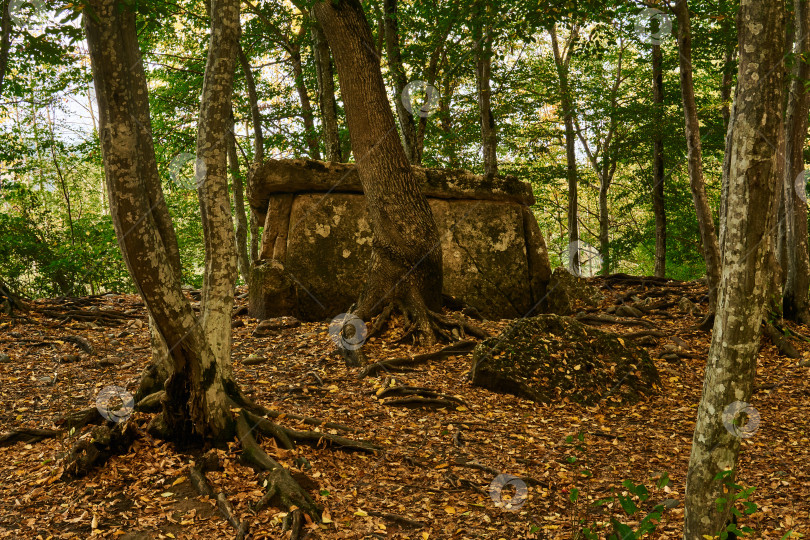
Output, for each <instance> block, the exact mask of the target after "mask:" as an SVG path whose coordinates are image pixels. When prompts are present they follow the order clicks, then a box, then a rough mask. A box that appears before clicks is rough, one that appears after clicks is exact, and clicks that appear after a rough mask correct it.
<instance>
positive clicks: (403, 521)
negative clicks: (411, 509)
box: [366, 510, 425, 529]
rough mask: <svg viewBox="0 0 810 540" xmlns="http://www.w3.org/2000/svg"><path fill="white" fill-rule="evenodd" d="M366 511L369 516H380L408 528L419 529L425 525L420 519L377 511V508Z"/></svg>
mask: <svg viewBox="0 0 810 540" xmlns="http://www.w3.org/2000/svg"><path fill="white" fill-rule="evenodd" d="M366 513H367V514H368V515H370V516H374V517H380V518H383V519H386V520H388V521H392V522H394V523H399V524H400V525H404V526H405V527H407V528H409V529H421V528H423V527H424V526H425V524H424V523H423V522H421V521H415V520H413V519H409V518H406V517H405V516H400V515H397V514H390V513H388V512H379V511H377V510H366Z"/></svg>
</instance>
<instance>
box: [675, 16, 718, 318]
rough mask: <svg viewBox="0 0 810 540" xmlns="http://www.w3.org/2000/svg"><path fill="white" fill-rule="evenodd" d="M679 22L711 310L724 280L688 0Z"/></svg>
mask: <svg viewBox="0 0 810 540" xmlns="http://www.w3.org/2000/svg"><path fill="white" fill-rule="evenodd" d="M674 10H675V16H676V18H677V21H678V52H679V55H678V58H679V64H680V75H681V95H682V96H683V111H684V117H685V122H686V146H687V151H688V160H689V161H688V168H689V187H690V188H691V190H692V200H693V201H694V204H695V213H696V214H697V220H698V226H699V228H700V241H701V243H702V245H703V260H704V261H705V263H706V277H707V279H708V283H709V305H710V308H709V309H710V311H712V312H713V311H714V309H715V306H716V305H717V286H718V284H719V283H720V247H719V246H718V244H717V233H716V231H715V227H714V218H713V217H712V210H711V208H710V207H709V200H708V198H707V197H706V186H705V180H704V178H703V151H702V149H701V141H700V122H699V121H698V116H697V105H696V103H695V83H694V78H693V71H692V30H691V27H690V22H689V6H688V4H687V0H677V1H676V2H675V6H674Z"/></svg>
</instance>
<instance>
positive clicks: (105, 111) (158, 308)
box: [84, 0, 239, 442]
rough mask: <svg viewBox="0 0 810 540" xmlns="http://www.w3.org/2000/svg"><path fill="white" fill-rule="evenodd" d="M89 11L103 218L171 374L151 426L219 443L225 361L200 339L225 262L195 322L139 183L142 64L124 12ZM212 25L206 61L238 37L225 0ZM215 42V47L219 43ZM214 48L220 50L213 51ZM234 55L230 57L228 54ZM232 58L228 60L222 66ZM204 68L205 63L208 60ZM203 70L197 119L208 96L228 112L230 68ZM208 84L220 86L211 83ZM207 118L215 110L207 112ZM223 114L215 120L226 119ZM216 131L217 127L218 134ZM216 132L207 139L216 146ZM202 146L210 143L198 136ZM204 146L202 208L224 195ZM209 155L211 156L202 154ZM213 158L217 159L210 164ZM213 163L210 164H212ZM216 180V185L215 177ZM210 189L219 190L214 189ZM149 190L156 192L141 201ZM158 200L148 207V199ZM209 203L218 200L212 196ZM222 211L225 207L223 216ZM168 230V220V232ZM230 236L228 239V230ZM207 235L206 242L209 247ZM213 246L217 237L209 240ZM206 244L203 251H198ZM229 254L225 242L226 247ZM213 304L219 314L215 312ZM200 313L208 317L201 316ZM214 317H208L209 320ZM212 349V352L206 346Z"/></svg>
mask: <svg viewBox="0 0 810 540" xmlns="http://www.w3.org/2000/svg"><path fill="white" fill-rule="evenodd" d="M90 7H92V9H93V11H94V15H93V16H85V17H84V25H85V31H86V36H87V43H88V48H89V51H90V59H91V65H92V70H93V79H94V84H95V88H96V97H97V101H98V108H99V127H100V138H101V145H102V154H103V159H104V171H105V178H106V181H107V189H108V193H109V195H110V214H111V216H112V218H113V223H114V225H115V229H116V235H117V237H118V242H119V245H120V247H121V251H122V254H123V257H124V260H125V262H126V264H127V266H128V268H129V270H130V273H131V275H132V277H133V281H134V282H135V284H136V286H137V288H138V291H139V292H140V294H141V296H142V297H143V299H144V302H145V304H146V306H147V308H148V310H149V313H150V315H151V316H152V317H153V319H154V322H155V325H156V327H157V328H158V330H159V332H160V335H161V336H162V338H163V341H164V342H165V343H167V344H169V345H170V346H169V347H168V349H167V350H168V352H169V354H170V355H171V358H172V361H173V370H174V372H173V374H172V375H171V376H170V377H169V379H168V381H166V385H165V388H166V399H165V400H164V402H163V407H164V409H163V415H162V416H161V417H160V419H161V421H162V422H163V424H164V427H165V429H164V430H163V431H164V432H166V433H171V434H172V436H173V437H174V438H175V439H177V440H180V441H183V442H186V441H189V440H191V439H196V438H199V437H203V438H211V439H214V440H224V439H227V438H229V435H230V433H232V424H233V422H232V421H230V420H231V418H230V411H229V409H228V407H227V403H226V402H225V394H224V388H223V385H224V381H223V379H222V378H221V377H220V376H218V375H221V374H222V373H223V371H224V367H223V365H222V362H227V363H228V366H229V361H230V358H229V356H228V357H217V356H216V354H215V351H216V352H219V353H222V352H223V350H224V349H225V347H223V343H222V341H223V340H222V339H218V338H221V331H220V333H219V334H216V335H214V336H213V337H214V339H212V340H211V342H209V340H208V338H207V335H206V331H210V330H212V324H211V323H212V321H214V320H215V319H217V317H216V313H217V312H218V311H221V310H218V309H217V308H218V307H221V304H228V303H229V302H232V301H233V296H232V294H233V293H232V285H231V293H230V298H229V299H218V298H216V299H213V300H212V298H211V296H212V292H213V293H220V294H221V293H224V292H225V291H224V290H223V289H227V283H226V284H225V287H223V286H221V285H219V286H217V284H216V283H212V282H211V277H212V276H214V277H218V276H219V272H220V271H221V270H222V267H223V266H224V265H225V264H226V263H227V258H225V257H222V256H221V255H222V253H221V251H222V248H221V247H220V248H219V250H220V251H218V252H215V254H219V255H220V257H219V259H220V261H219V262H218V263H217V265H212V264H211V263H210V261H207V266H208V268H207V269H206V290H204V292H203V296H204V303H205V307H204V315H203V320H202V321H201V323H202V324H200V321H198V320H197V319H196V317H195V316H194V313H193V311H192V309H191V305H190V304H189V302H188V301H187V300H186V298H185V297H184V295H183V292H182V290H181V282H180V278H179V272H178V271H176V269H175V268H174V266H175V265H174V261H173V253H172V248H171V246H170V245H168V244H167V239H166V238H164V236H163V235H162V233H163V232H165V231H162V230H161V223H160V220H161V216H160V213H159V212H157V211H156V209H157V208H160V207H161V206H164V207H165V203H164V202H162V201H163V198H162V193H161V192H160V184H159V183H157V184H156V185H153V184H152V182H151V181H150V180H149V178H152V177H154V178H157V166H156V164H155V159H154V146H153V144H152V140H151V136H149V134H150V133H151V129H150V128H149V124H150V121H149V108H148V107H149V105H148V97H147V96H148V92H147V87H146V79H145V76H144V72H143V63H142V59H141V55H140V51H139V49H138V39H137V34H136V30H135V15H134V12H133V11H131V9H130V8H129V7H127V6H121V5H119V3H118V2H116V0H92V1H91V2H90ZM213 11H214V12H215V13H218V14H220V15H221V16H220V17H215V18H214V22H213V28H212V38H213V39H212V43H211V46H210V51H209V56H212V57H213V58H214V59H218V57H220V56H222V55H221V52H222V49H226V50H227V47H225V46H223V45H227V42H229V41H230V42H232V43H233V44H234V45H233V46H235V43H236V41H235V40H236V37H237V36H238V29H239V18H238V17H239V7H238V2H235V1H234V0H229V1H228V2H227V3H226V2H223V3H220V2H219V1H217V0H215V1H214V5H213ZM223 38H224V39H223ZM223 41H225V43H224V44H223ZM233 52H234V53H235V50H234V51H233ZM231 58H232V57H231ZM209 60H211V58H209ZM211 66H212V63H211V62H209V68H211V69H208V70H206V83H205V84H204V92H203V95H204V96H206V95H207V96H209V98H205V97H204V99H203V113H205V111H206V110H209V111H210V110H211V107H210V106H209V104H207V103H206V102H207V101H209V100H210V96H211V94H212V93H214V91H213V90H212V86H214V87H215V88H216V91H217V92H226V91H227V92H226V93H225V94H224V96H222V97H221V98H220V99H221V100H222V101H225V103H226V104H227V106H229V103H230V88H229V87H228V85H227V79H228V77H227V73H222V72H223V71H226V72H227V69H228V67H230V80H231V81H232V76H233V69H232V68H233V62H232V61H231V62H230V64H229V63H228V62H227V61H220V62H216V65H215V66H214V67H211ZM213 81H218V82H219V83H220V84H213V85H212V82H213ZM214 109H216V107H214ZM227 111H228V109H227V108H226V110H225V112H224V113H223V114H227ZM209 116H210V115H209V114H201V117H202V118H201V124H205V125H208V126H210V125H211V124H212V122H211V121H210V118H209ZM222 128H223V130H224V128H225V125H224V124H223V125H222ZM222 133H224V131H220V132H219V133H218V134H217V137H219V138H220V139H221V138H222ZM202 139H203V141H204V142H206V143H207V142H211V141H209V140H208V138H207V137H203V138H202ZM216 146H217V145H216V144H215V145H214V148H209V147H206V146H204V145H200V146H199V147H198V151H199V152H198V157H200V159H202V160H203V161H204V162H205V164H206V168H207V173H206V174H205V175H204V176H203V175H202V174H201V172H200V171H199V169H200V167H198V178H199V179H200V180H201V182H200V184H201V186H200V191H201V194H202V195H205V197H204V198H203V197H201V199H204V200H205V203H206V204H207V203H209V202H211V199H214V197H213V196H212V195H213V194H214V193H216V192H217V191H219V192H224V193H225V200H226V202H227V184H225V185H224V186H223V185H222V184H223V183H224V182H225V168H226V167H225V150H224V142H222V143H219V146H222V150H221V152H220V151H218V150H217V148H216ZM212 150H213V151H212ZM212 156H217V157H218V158H219V159H218V160H214V159H211V158H212ZM217 161H219V162H217ZM217 174H219V175H220V176H219V181H217V176H215V175H217ZM218 184H219V185H218ZM153 189H155V190H156V191H157V193H156V194H155V193H150V191H151V190H153ZM152 195H155V196H157V197H158V199H156V201H155V202H152V201H151V200H150V197H151V196H152ZM218 199H221V197H219V198H218ZM224 208H225V209H227V210H229V208H230V207H229V205H227V206H225V207H224ZM221 212H222V210H218V209H213V210H212V209H211V208H210V207H206V206H205V205H204V206H203V208H202V214H203V220H204V222H205V223H206V224H208V225H210V224H211V222H212V221H213V220H212V215H213V216H216V215H217V213H221ZM170 224H171V222H170V221H169V225H170ZM228 232H230V234H231V236H232V235H233V233H232V231H231V230H230V229H229V231H228ZM210 236H211V235H210V234H209V238H210ZM218 240H222V238H218ZM207 243H209V242H207ZM231 245H232V243H231ZM217 304H220V306H217ZM227 310H228V311H227V313H228V321H227V324H228V331H230V306H229V305H228V307H227ZM206 312H209V315H207V316H206ZM210 312H214V316H213V317H212V316H211V315H210ZM212 345H213V346H212Z"/></svg>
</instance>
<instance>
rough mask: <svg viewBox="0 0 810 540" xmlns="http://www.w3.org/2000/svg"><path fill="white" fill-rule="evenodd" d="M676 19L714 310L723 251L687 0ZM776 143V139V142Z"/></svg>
mask: <svg viewBox="0 0 810 540" xmlns="http://www.w3.org/2000/svg"><path fill="white" fill-rule="evenodd" d="M674 9H675V16H676V18H677V20H678V51H679V53H680V54H679V55H678V58H679V63H680V73H681V94H682V95H683V110H684V118H685V124H686V144H687V149H688V165H689V187H690V188H691V190H692V200H693V201H694V204H695V213H696V215H697V220H698V226H699V227H700V241H701V243H702V245H703V260H704V261H705V263H706V277H707V279H708V283H709V304H710V309H711V310H714V308H715V306H716V305H717V286H718V284H719V283H720V248H719V246H718V244H717V233H716V231H715V227H714V218H713V217H712V210H711V208H710V207H709V200H708V198H707V197H706V186H705V181H704V179H703V156H702V149H701V142H700V123H699V122H698V116H697V105H696V103H695V84H694V80H693V76H692V33H691V29H690V23H689V6H688V5H687V2H686V0H677V2H676V3H675V8H674ZM774 140H775V139H774Z"/></svg>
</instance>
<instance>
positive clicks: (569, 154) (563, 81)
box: [549, 25, 579, 275]
mask: <svg viewBox="0 0 810 540" xmlns="http://www.w3.org/2000/svg"><path fill="white" fill-rule="evenodd" d="M549 33H550V34H551V46H552V49H553V51H554V64H555V65H556V66H557V77H558V78H559V80H560V102H561V104H562V108H563V122H564V124H565V160H566V178H567V179H568V250H569V254H568V269H569V270H570V271H571V272H573V273H574V274H576V275H579V202H578V200H577V199H578V191H579V188H578V175H577V156H576V147H575V146H576V137H577V136H576V132H575V131H574V104H573V99H572V96H571V89H570V86H569V81H568V72H569V66H570V63H571V51H572V50H573V43H574V40H575V39H576V35H577V33H578V28H577V27H576V26H574V27H573V28H572V29H571V35H570V37H569V39H568V40H567V42H566V44H565V48H564V49H563V50H560V45H559V40H558V38H557V28H556V25H552V26H551V28H550V29H549Z"/></svg>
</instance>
